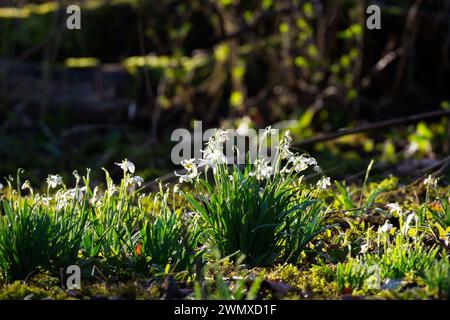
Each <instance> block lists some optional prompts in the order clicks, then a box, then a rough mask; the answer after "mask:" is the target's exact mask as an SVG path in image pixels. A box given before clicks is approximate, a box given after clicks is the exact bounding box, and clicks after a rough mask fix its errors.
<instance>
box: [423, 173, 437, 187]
mask: <svg viewBox="0 0 450 320" xmlns="http://www.w3.org/2000/svg"><path fill="white" fill-rule="evenodd" d="M437 183H438V179H436V178H433V176H432V175H431V174H430V175H429V176H428V177H427V178H426V179H425V180H424V182H423V184H424V185H425V186H427V187H429V188H436V186H437Z"/></svg>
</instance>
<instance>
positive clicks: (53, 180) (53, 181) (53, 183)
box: [47, 174, 63, 189]
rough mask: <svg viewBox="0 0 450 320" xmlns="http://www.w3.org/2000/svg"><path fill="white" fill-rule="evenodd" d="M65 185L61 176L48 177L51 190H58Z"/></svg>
mask: <svg viewBox="0 0 450 320" xmlns="http://www.w3.org/2000/svg"><path fill="white" fill-rule="evenodd" d="M62 183H63V181H62V177H61V176H60V175H59V174H56V175H52V174H50V175H49V176H48V177H47V184H48V186H49V187H50V188H51V189H54V188H56V187H57V186H59V185H61V184H62Z"/></svg>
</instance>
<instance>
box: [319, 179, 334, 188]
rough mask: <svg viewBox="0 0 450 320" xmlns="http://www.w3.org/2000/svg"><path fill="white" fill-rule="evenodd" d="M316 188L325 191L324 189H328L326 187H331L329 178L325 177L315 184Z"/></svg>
mask: <svg viewBox="0 0 450 320" xmlns="http://www.w3.org/2000/svg"><path fill="white" fill-rule="evenodd" d="M317 186H318V187H320V189H323V190H326V189H328V187H331V181H330V177H325V178H322V179H320V180H319V181H318V182H317Z"/></svg>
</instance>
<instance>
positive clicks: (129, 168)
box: [116, 159, 136, 173]
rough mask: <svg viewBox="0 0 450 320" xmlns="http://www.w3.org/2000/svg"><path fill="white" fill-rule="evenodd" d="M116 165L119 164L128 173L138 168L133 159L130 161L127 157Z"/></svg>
mask: <svg viewBox="0 0 450 320" xmlns="http://www.w3.org/2000/svg"><path fill="white" fill-rule="evenodd" d="M116 165H117V166H119V167H120V168H122V170H123V171H124V172H125V173H127V172H130V173H134V171H135V170H136V167H135V166H134V163H133V162H131V161H128V160H127V159H125V160H123V161H122V162H120V163H117V162H116Z"/></svg>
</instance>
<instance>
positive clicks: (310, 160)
mask: <svg viewBox="0 0 450 320" xmlns="http://www.w3.org/2000/svg"><path fill="white" fill-rule="evenodd" d="M305 162H306V164H308V165H309V166H312V167H315V166H317V160H316V159H314V158H313V157H307V158H306V159H305Z"/></svg>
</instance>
